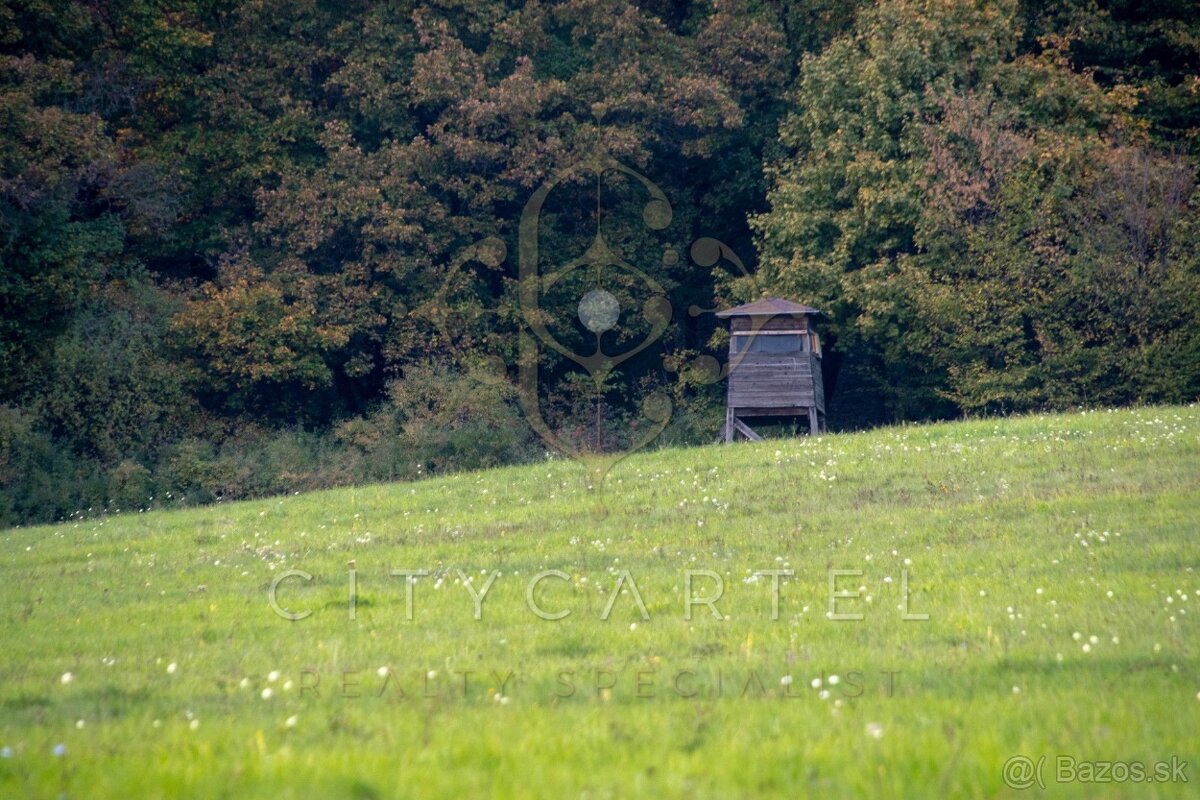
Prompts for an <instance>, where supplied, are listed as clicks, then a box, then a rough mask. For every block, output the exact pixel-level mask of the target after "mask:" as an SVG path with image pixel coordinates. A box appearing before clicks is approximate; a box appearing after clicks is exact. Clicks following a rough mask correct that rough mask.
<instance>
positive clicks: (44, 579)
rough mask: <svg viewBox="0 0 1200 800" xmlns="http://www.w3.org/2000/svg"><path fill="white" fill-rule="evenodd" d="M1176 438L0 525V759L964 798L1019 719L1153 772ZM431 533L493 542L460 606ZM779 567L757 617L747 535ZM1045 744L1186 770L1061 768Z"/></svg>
mask: <svg viewBox="0 0 1200 800" xmlns="http://www.w3.org/2000/svg"><path fill="white" fill-rule="evenodd" d="M1198 475H1200V409H1197V408H1196V407H1194V406H1189V407H1186V408H1183V407H1177V408H1150V409H1142V410H1135V411H1115V412H1094V413H1087V414H1074V415H1064V416H1036V417H1026V418H1019V419H1011V420H1004V421H985V422H967V423H958V424H943V425H933V426H928V427H905V428H891V429H883V430H877V431H874V432H870V433H863V434H854V435H835V436H825V437H820V438H815V439H810V438H800V439H795V440H783V441H770V442H767V443H765V444H758V445H737V446H732V447H707V448H700V449H691V450H671V451H663V452H655V453H647V454H641V455H637V456H634V457H631V458H629V459H627V460H625V461H623V462H621V463H619V464H618V465H617V466H616V468H615V469H614V470H613V471H612V472H611V474H610V475H609V477H608V479H607V481H606V482H605V483H604V484H603V487H602V489H603V491H602V492H597V491H596V490H595V489H593V490H591V491H589V488H588V486H587V470H586V468H585V467H584V466H583V465H580V464H578V463H574V462H568V461H551V462H547V463H544V464H541V465H537V466H532V467H523V468H517V469H506V470H496V471H491V472H485V473H479V474H467V475H461V476H458V477H454V478H448V479H443V480H430V481H427V482H422V483H416V484H399V485H387V486H370V487H365V488H359V489H349V490H342V491H332V492H325V493H320V494H312V495H304V496H295V497H287V498H277V499H273V500H269V501H261V502H248V503H239V504H236V505H227V506H217V507H209V508H203V509H196V510H188V511H177V512H163V513H147V514H130V515H124V516H117V517H113V518H108V519H103V520H96V521H86V522H78V523H73V524H65V525H59V526H56V527H41V528H30V529H18V530H12V531H7V532H3V533H0V641H2V642H3V646H2V647H0V747H3V748H4V749H3V751H2V752H0V755H2V756H3V757H0V796H3V797H10V796H11V797H24V796H31V797H47V796H55V795H58V794H60V793H62V794H65V795H67V796H72V797H133V796H159V797H161V796H168V795H184V796H196V797H222V796H224V797H238V798H241V797H263V798H268V797H269V798H273V799H278V798H287V797H361V798H370V797H417V796H420V797H439V796H458V797H481V796H486V795H488V794H494V795H496V796H501V797H531V796H544V797H556V798H557V797H589V798H608V797H612V798H618V797H630V796H646V797H689V798H692V797H745V796H754V795H762V796H780V797H784V796H786V797H795V796H804V795H810V796H814V797H846V796H855V795H858V796H866V795H871V796H896V797H905V796H907V797H930V796H939V795H941V796H965V797H994V796H1016V795H1019V794H1021V792H1018V791H1015V790H1013V789H1010V788H1008V787H1006V785H1005V783H1004V781H1003V775H1002V769H1003V767H1004V764H1005V762H1006V761H1007V760H1008V759H1009V758H1010V757H1011V756H1014V755H1017V754H1022V755H1026V756H1029V757H1030V758H1031V759H1033V760H1034V761H1037V760H1038V759H1039V758H1041V757H1042V756H1045V757H1046V758H1047V762H1046V764H1045V771H1044V773H1043V780H1044V782H1045V783H1046V784H1047V786H1049V788H1051V789H1052V790H1055V792H1056V795H1059V796H1077V797H1095V796H1099V795H1105V794H1109V793H1117V792H1122V791H1123V792H1127V793H1130V794H1134V795H1136V796H1137V797H1146V798H1149V797H1160V796H1185V795H1188V794H1190V793H1191V792H1193V791H1194V786H1195V782H1197V781H1200V774H1197V773H1198V770H1200V740H1198V739H1197V737H1196V731H1197V729H1198V726H1200V642H1198V640H1197V636H1196V633H1197V623H1198V622H1200V575H1198V574H1197V573H1196V568H1197V567H1198V566H1200V538H1198V536H1197V525H1198V524H1200V480H1198ZM351 568H353V570H354V575H355V581H356V585H357V586H356V588H357V603H356V610H355V611H356V613H355V618H354V619H351V618H350V610H349V608H348V596H349V594H350V574H349V573H350V569H351ZM289 569H296V570H303V571H305V572H306V573H307V574H309V575H311V576H312V579H311V581H307V582H306V581H305V580H304V579H303V578H302V577H295V576H293V577H289V578H286V579H284V580H283V581H282V582H281V583H280V585H279V590H278V595H277V600H278V604H279V606H280V607H281V608H286V609H290V610H292V611H294V612H303V611H310V612H311V614H310V615H309V616H307V617H306V618H304V619H301V620H298V621H288V620H285V619H283V618H281V617H280V616H279V615H277V614H276V613H275V612H273V611H272V608H271V605H270V603H269V598H268V594H269V589H270V587H271V585H272V582H273V580H275V579H276V578H277V577H278V576H280V575H283V574H284V573H285V572H286V571H287V570H289ZM400 569H413V570H427V571H428V572H429V573H430V574H429V575H427V576H424V577H419V578H417V580H416V582H415V584H414V585H413V602H412V606H411V610H412V619H411V620H410V619H408V614H407V610H408V606H407V603H406V596H405V595H406V592H405V579H404V578H403V577H400V576H389V571H392V570H400ZM460 569H461V570H462V571H463V573H464V574H466V575H469V576H470V579H471V580H470V584H471V587H472V588H471V591H476V592H478V591H480V590H481V589H482V588H483V586H484V585H485V583H486V582H487V580H488V578H489V575H490V574H491V572H492V571H493V570H495V571H498V572H499V573H500V574H499V576H498V577H496V578H495V581H494V583H493V584H492V585H491V588H490V590H489V592H488V594H487V595H486V597H485V599H484V600H483V602H482V619H480V620H476V619H475V618H474V617H475V614H474V602H473V600H472V598H471V593H470V592H469V591H468V588H467V587H465V586H464V585H462V581H461V579H460V578H459V575H458V572H457V571H458V570H460ZM785 569H788V570H793V571H794V572H795V576H794V577H792V578H782V577H781V578H780V586H779V595H778V619H775V620H773V619H772V578H771V577H769V576H763V577H759V578H757V579H756V578H755V577H754V572H755V571H758V570H785ZM544 570H561V571H562V572H563V573H565V574H566V576H567V577H566V578H565V579H564V578H562V577H558V576H552V577H548V578H545V579H544V580H543V581H542V582H541V583H540V584H539V585H538V586H537V587H536V591H535V593H534V598H533V599H534V602H535V603H537V604H540V607H541V608H543V609H544V610H545V611H547V612H551V611H562V610H566V611H569V612H570V614H569V616H567V617H565V618H563V619H560V620H556V621H551V620H545V619H542V618H540V617H539V616H537V615H536V614H535V613H534V611H533V610H532V609H531V607H530V604H529V601H528V598H527V596H526V595H527V587H528V584H529V582H530V580H531V579H532V578H533V577H534V576H535V575H537V574H538V573H539V572H542V571H544ZM622 570H628V577H630V578H632V581H633V584H634V585H636V589H637V590H638V593H639V594H640V597H641V599H642V600H643V601H644V604H645V607H646V611H647V613H648V615H649V619H648V620H647V619H644V618H643V616H642V614H641V613H640V612H639V609H638V607H637V602H636V600H637V598H636V597H635V596H634V594H633V592H632V591H631V588H632V587H631V585H630V583H629V581H628V580H627V581H626V583H625V586H624V589H623V590H622V592H621V593H620V594H619V595H618V596H617V597H616V598H615V603H614V607H613V610H612V613H611V618H609V619H608V620H602V619H601V618H600V617H601V616H602V613H603V611H604V609H605V606H606V604H607V603H608V602H609V601H610V599H612V592H613V591H614V590H615V587H616V586H617V584H618V581H619V578H620V577H621V575H622ZM687 570H705V571H709V572H712V573H716V575H717V576H720V578H721V579H722V580H723V583H724V595H723V597H721V599H720V600H719V601H718V602H717V603H716V607H717V609H718V610H719V615H720V618H719V619H718V618H717V617H716V616H715V615H714V613H713V611H712V609H711V608H710V607H708V606H705V605H698V606H696V607H695V608H694V611H693V615H692V616H693V618H692V619H690V620H689V619H686V618H685V614H684V592H685V589H686V585H687V581H688V577H687V572H686V571H687ZM831 570H833V571H841V572H847V573H851V574H835V575H834V576H833V580H834V581H836V589H837V591H838V592H842V593H846V594H851V595H853V594H858V596H857V597H848V598H842V599H838V600H837V601H836V611H837V612H838V613H839V614H861V615H862V619H861V620H857V621H854V620H839V619H830V618H829V617H828V611H829V607H830V594H831V590H830V582H831ZM856 571H861V574H854V573H855V572H856ZM906 571H907V572H906ZM906 574H907V579H906V578H905V575H906ZM906 582H907V590H908V592H907V593H908V600H907V611H908V614H909V615H910V616H919V615H928V619H927V620H924V621H921V620H914V619H905V617H904V610H905V609H904V606H905V599H904V591H903V588H904V584H905V583H906ZM716 583H717V578H716V577H715V576H713V575H711V574H706V575H700V576H696V577H694V578H693V592H694V595H697V596H703V595H711V594H712V593H713V592H714V591H715V586H716ZM1058 756H1067V757H1072V758H1074V759H1077V760H1079V761H1084V760H1119V761H1124V762H1133V761H1138V762H1143V763H1145V764H1146V765H1147V766H1148V768H1152V765H1153V764H1154V763H1155V762H1159V761H1164V760H1165V761H1169V760H1170V759H1171V758H1172V757H1173V756H1174V757H1177V758H1178V759H1180V760H1184V761H1187V762H1189V764H1188V766H1187V768H1186V773H1187V776H1188V777H1189V778H1190V779H1191V780H1192V784H1190V785H1184V784H1180V783H1154V784H1146V785H1140V786H1137V787H1131V786H1127V785H1105V786H1097V785H1090V784H1084V783H1079V782H1074V783H1069V784H1062V785H1056V784H1055V773H1056V771H1055V766H1054V765H1055V759H1056V757H1058ZM1035 791H1036V789H1035Z"/></svg>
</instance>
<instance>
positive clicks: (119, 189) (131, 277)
mask: <svg viewBox="0 0 1200 800" xmlns="http://www.w3.org/2000/svg"><path fill="white" fill-rule="evenodd" d="M0 64H2V67H0V524H18V523H25V522H32V521H44V520H53V519H62V518H67V517H70V516H73V515H81V514H82V515H86V514H91V513H100V512H102V511H105V510H108V511H112V510H116V509H122V510H132V509H140V508H148V507H158V506H164V505H173V504H183V503H186V504H192V503H201V502H210V501H213V500H217V499H229V498H238V497H247V496H256V495H264V494H270V493H278V492H291V491H301V490H306V489H312V488H319V487H324V486H331V485H339V484H346V483H354V482H363V481H375V480H395V479H406V478H414V477H417V476H420V475H424V474H428V473H431V472H440V471H447V470H454V469H463V468H471V467H478V466H486V465H491V464H499V463H509V462H517V461H522V460H528V459H531V458H540V457H544V451H545V449H546V446H545V444H544V443H543V442H542V440H541V439H540V438H539V437H538V436H537V435H536V434H535V433H534V431H533V430H532V429H531V428H530V427H529V426H528V425H527V424H525V422H524V421H523V420H522V413H521V409H520V407H519V403H518V398H517V391H516V388H515V377H514V374H515V368H514V367H513V366H512V365H515V364H516V361H517V358H518V352H517V337H518V333H519V331H521V330H522V329H523V328H524V326H525V322H524V320H523V319H522V314H521V310H520V304H519V298H518V286H517V266H516V260H517V259H516V253H517V251H518V224H519V219H520V216H521V213H522V209H523V207H524V205H525V203H526V201H527V200H528V198H529V197H530V195H531V194H532V193H533V192H534V191H535V190H536V189H537V188H538V186H539V185H541V184H542V183H543V182H544V181H546V180H547V179H548V178H549V177H550V176H551V175H553V174H554V172H555V170H557V169H560V168H564V167H567V166H570V165H572V164H576V163H578V162H580V161H582V160H585V159H587V158H588V157H590V156H592V155H593V154H595V153H597V152H603V153H607V154H608V155H609V156H611V157H612V158H613V159H615V160H616V161H618V162H620V163H621V164H624V165H626V166H628V167H629V168H631V169H633V170H637V171H638V172H639V173H641V174H643V175H645V176H646V177H647V178H648V179H649V180H651V181H653V182H654V183H655V184H656V185H657V186H658V187H660V188H661V190H662V192H663V193H664V195H665V196H666V197H667V198H668V199H669V201H670V203H671V206H672V211H673V214H672V216H671V219H670V224H669V226H668V227H667V228H666V229H665V230H663V231H662V232H661V235H660V234H655V232H653V231H648V230H647V229H646V227H645V226H644V225H642V224H641V223H642V220H641V217H640V216H639V215H640V208H641V205H640V204H641V203H643V202H645V198H644V197H641V195H639V192H641V189H640V187H637V186H635V185H633V184H632V183H631V182H626V183H625V184H622V183H621V182H620V181H614V182H612V185H611V186H610V185H609V184H607V183H606V184H605V186H604V187H602V189H601V190H599V191H600V193H601V195H602V196H603V199H604V202H605V203H606V206H607V207H611V210H610V211H606V213H605V215H604V216H603V222H604V225H605V226H607V227H605V236H606V238H607V239H608V240H609V241H610V242H613V243H616V244H617V245H619V246H620V248H621V249H622V252H623V253H624V254H625V257H626V258H627V260H628V261H630V262H632V263H635V264H637V265H638V266H639V268H640V269H642V270H645V271H646V273H647V274H648V275H649V277H650V278H652V279H653V280H654V281H655V282H656V283H657V284H658V285H660V286H661V287H663V290H664V292H665V293H666V295H667V297H668V298H669V300H670V303H671V306H672V308H673V309H675V313H674V314H673V315H672V317H671V321H670V324H669V326H668V327H667V330H666V332H665V335H664V336H663V337H662V339H661V341H659V342H658V345H657V347H655V348H648V349H647V350H646V351H644V352H643V353H642V354H639V356H638V357H637V358H635V359H631V360H629V361H627V362H624V363H623V364H622V366H621V368H620V370H619V371H618V373H615V374H613V375H611V376H609V379H608V380H606V381H605V382H603V384H602V385H597V384H596V383H595V382H594V381H592V380H590V379H586V377H581V376H580V375H579V374H578V371H577V370H574V369H573V368H572V367H573V365H572V364H571V363H570V362H569V360H568V359H564V358H561V357H559V356H556V355H555V354H553V353H551V354H550V355H549V356H548V357H547V358H546V361H545V363H544V364H543V365H542V366H543V370H544V373H545V378H544V380H543V389H542V396H541V397H540V400H541V402H542V403H543V405H544V408H545V412H544V414H545V419H546V421H547V424H548V425H550V426H551V427H552V428H553V430H554V431H555V433H556V435H559V436H561V437H563V438H564V439H566V440H569V441H572V442H575V443H577V444H578V446H580V447H584V448H593V449H619V448H621V447H622V446H624V445H625V444H626V443H627V441H628V440H629V439H630V438H631V437H634V436H635V435H636V434H635V432H636V430H637V429H638V425H639V421H638V420H639V418H640V414H641V409H642V405H643V400H644V398H645V397H647V396H648V395H649V394H650V393H660V394H665V395H667V396H669V397H670V398H671V401H672V404H673V409H674V411H673V414H672V417H671V422H670V425H669V427H668V428H667V431H666V433H665V434H664V436H663V437H661V439H660V441H661V442H664V443H695V442H705V441H711V439H712V438H713V437H714V436H715V435H716V431H717V430H718V429H719V427H720V424H721V421H722V418H723V416H722V403H723V394H722V392H723V387H722V386H720V385H718V384H711V383H707V382H706V381H705V379H704V376H703V375H698V374H696V373H697V370H694V369H691V368H689V367H688V365H689V364H694V363H696V362H695V359H696V358H697V357H698V356H700V355H701V354H704V353H711V354H715V355H718V356H719V355H720V354H721V351H722V348H723V338H722V336H723V334H722V331H721V329H720V326H718V325H716V324H715V323H714V321H713V319H712V316H711V315H703V314H702V315H699V316H696V315H689V314H688V313H686V312H685V310H686V309H688V308H689V307H691V306H699V307H701V308H712V307H716V306H720V305H728V304H732V303H737V302H742V301H745V300H748V299H752V298H754V297H756V296H758V295H760V294H762V293H770V294H774V295H780V296H785V297H793V298H795V299H798V300H801V301H803V302H805V303H808V304H810V305H814V306H816V307H818V308H820V309H822V310H823V311H825V313H826V314H827V315H828V319H827V320H826V322H825V326H824V334H825V336H826V350H827V353H828V356H827V359H826V370H827V376H826V378H827V385H828V386H829V388H830V395H829V407H830V414H829V419H830V424H831V427H833V428H843V429H845V428H855V427H865V426H869V425H874V424H880V423H884V422H892V421H898V420H924V419H938V418H949V417H955V416H960V415H963V414H1000V413H1012V412H1020V411H1027V410H1035V409H1057V408H1067V407H1073V406H1077V405H1081V404H1082V405H1088V406H1096V405H1119V404H1130V403H1139V402H1179V401H1188V400H1194V399H1195V398H1196V397H1197V395H1200V216H1198V214H1197V202H1198V199H1197V196H1196V193H1195V191H1194V190H1195V181H1196V165H1197V159H1198V158H1200V145H1198V144H1197V137H1196V133H1197V128H1198V127H1200V71H1198V70H1200V67H1198V66H1197V65H1200V3H1196V2H1192V1H1188V2H1133V1H1132V0H1124V1H1114V2H1109V1H1107V0H1057V1H1055V2H1024V3H1017V2H993V3H977V2H952V1H951V0H940V1H939V0H885V2H881V3H879V4H869V3H859V2H842V1H840V0H812V1H811V2H794V3H793V2H770V1H769V0H761V1H759V2H756V1H755V0H712V2H705V3H681V2H645V3H638V4H634V3H627V2H620V1H619V0H566V1H565V2H548V3H539V2H516V0H512V1H510V2H498V1H493V0H472V1H470V2H468V1H467V0H463V1H462V2H435V3H404V2H395V3H368V2H290V1H289V0H252V1H251V2H230V1H228V0H194V1H192V2H188V1H187V0H184V1H182V2H174V3H160V2H153V1H152V0H128V1H126V2H71V1H70V0H22V1H21V2H13V0H0ZM596 191H597V190H596V189H595V187H591V186H589V185H587V182H586V181H581V182H576V183H575V184H571V185H567V186H566V187H564V193H563V196H562V197H561V198H560V199H559V200H558V201H557V204H556V205H551V206H548V207H547V213H546V216H545V217H544V224H545V230H544V232H543V240H542V242H541V247H542V250H543V252H546V253H549V254H553V255H552V256H551V260H555V259H557V260H558V261H560V262H562V261H566V260H569V259H570V258H575V257H577V256H578V252H579V249H580V245H581V243H585V242H586V241H587V239H588V237H590V236H591V234H592V233H594V231H595V229H596V226H597V224H599V222H598V220H597V218H596V214H595V210H594V208H595V205H596V203H597V201H598V200H597V197H596V194H595V193H596ZM589 192H590V194H589ZM639 198H641V199H639ZM631 210H632V211H631ZM626 211H629V212H630V213H624V212H626ZM626 218H628V220H630V221H623V220H626ZM651 234H655V235H651ZM489 237H496V238H498V239H499V240H500V241H501V242H503V243H504V246H505V249H506V251H507V253H508V256H509V257H508V258H506V259H503V260H497V259H484V262H489V261H490V262H491V263H483V262H480V261H479V260H473V261H470V263H466V264H462V263H461V262H462V254H463V253H464V252H467V251H468V249H469V248H471V247H472V246H473V245H475V244H477V243H478V242H480V241H482V240H485V239H488V238H489ZM700 237H712V238H715V239H718V240H720V241H722V242H724V243H726V244H727V245H728V247H729V248H730V250H731V251H732V252H735V253H736V254H737V255H738V256H740V258H741V259H743V260H744V261H745V263H746V265H747V267H748V269H749V271H750V273H751V276H749V277H748V276H746V275H744V274H742V273H741V272H740V271H739V270H737V269H735V268H731V265H730V262H729V260H728V259H722V260H721V261H720V262H719V263H717V264H715V265H712V264H708V265H699V264H697V263H695V262H694V261H693V260H691V259H689V258H687V257H686V254H687V253H688V252H689V251H688V248H689V246H690V244H691V243H692V242H694V241H695V240H696V239H698V238H700ZM664 242H665V243H667V244H668V247H669V249H670V250H671V252H672V253H675V254H683V255H684V256H685V257H682V258H677V257H671V258H668V257H666V256H665V255H663V253H664V252H665V251H664ZM560 253H562V254H567V255H562V256H558V255H557V254H560ZM460 266H461V267H462V268H461V269H460V268H459V267H460ZM585 281H586V278H585V277H584V276H580V278H579V283H578V284H577V285H571V284H565V285H563V286H562V287H560V289H561V291H562V292H563V293H564V297H567V298H569V297H572V296H574V295H572V292H574V291H576V290H578V289H581V288H583V287H584V286H585ZM613 291H615V292H616V293H617V294H618V296H619V298H620V300H621V301H622V303H621V304H622V307H623V308H636V307H638V301H637V299H636V297H635V287H631V286H629V287H618V288H617V289H614V290H613ZM446 303H449V305H450V310H451V313H448V314H446V313H441V312H440V311H439V309H444V307H445V304H446ZM581 330H582V329H579V330H575V331H574V332H571V331H565V330H564V332H563V336H564V337H568V338H569V337H571V336H576V337H578V336H579V335H580V334H581ZM628 336H633V337H635V338H636V332H635V333H631V334H628ZM623 341H624V340H622V339H621V338H620V337H618V336H615V335H614V339H613V341H612V344H613V346H614V347H617V348H618V349H619V347H620V346H621V344H622V342H623ZM499 362H503V363H504V364H507V365H510V367H509V369H508V371H506V372H504V371H502V372H501V373H500V374H497V370H496V364H497V363H499ZM701 372H702V370H701ZM601 412H602V413H601ZM601 418H602V419H603V424H602V425H601V424H600V422H599V420H600V419H601Z"/></svg>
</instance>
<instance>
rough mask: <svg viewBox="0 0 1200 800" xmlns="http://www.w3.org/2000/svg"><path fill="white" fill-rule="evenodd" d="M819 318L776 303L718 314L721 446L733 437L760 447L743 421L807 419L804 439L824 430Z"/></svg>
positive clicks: (815, 313)
mask: <svg viewBox="0 0 1200 800" xmlns="http://www.w3.org/2000/svg"><path fill="white" fill-rule="evenodd" d="M820 315H821V312H820V311H817V309H815V308H810V307H809V306H806V305H801V304H800V303H793V302H792V301H791V300H781V299H780V298H778V297H768V298H765V299H763V300H756V301H754V302H753V303H747V304H746V305H744V306H738V307H737V308H731V309H729V310H728V311H720V312H718V313H717V316H718V317H720V318H722V319H728V320H729V321H730V337H729V370H730V372H729V389H728V395H727V399H726V407H725V427H724V429H723V430H722V435H723V438H724V440H725V441H726V442H732V441H733V440H734V435H735V433H740V434H742V435H743V436H745V437H746V438H747V439H753V440H754V441H762V437H761V436H759V435H758V434H757V433H755V432H754V429H753V428H751V427H750V426H749V425H748V424H747V423H746V420H759V419H762V420H765V419H767V418H771V417H788V418H792V419H795V418H797V417H807V419H808V429H809V433H813V434H815V433H819V432H820V431H822V430H823V429H824V428H825V385H824V383H823V382H822V380H821V340H820V339H819V338H818V336H817V333H816V331H815V330H814V329H813V322H814V321H815V319H816V318H817V316H820Z"/></svg>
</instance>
